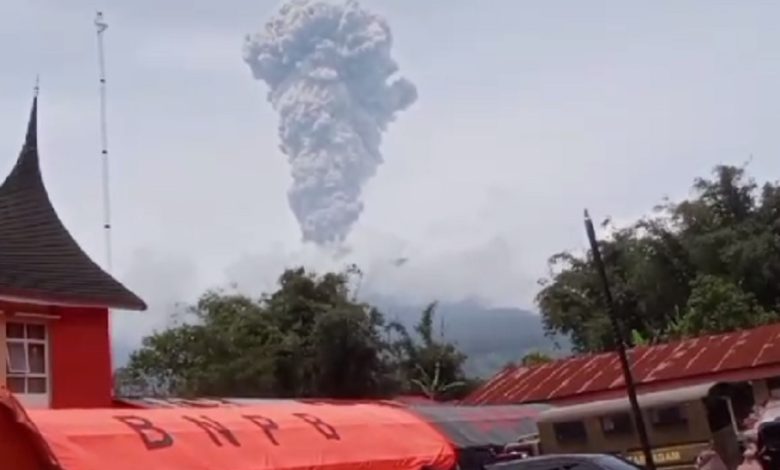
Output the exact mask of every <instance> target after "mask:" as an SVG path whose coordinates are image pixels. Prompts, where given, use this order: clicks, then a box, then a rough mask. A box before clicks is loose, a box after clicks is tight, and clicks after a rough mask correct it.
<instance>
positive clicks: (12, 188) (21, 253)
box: [0, 97, 146, 310]
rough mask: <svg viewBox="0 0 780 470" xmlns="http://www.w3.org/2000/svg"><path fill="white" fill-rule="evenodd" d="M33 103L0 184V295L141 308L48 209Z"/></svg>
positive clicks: (79, 303) (134, 308)
mask: <svg viewBox="0 0 780 470" xmlns="http://www.w3.org/2000/svg"><path fill="white" fill-rule="evenodd" d="M37 114H38V99H37V97H36V98H35V99H34V100H33V105H32V111H31V113H30V122H29V124H28V127H27V138H26V140H25V143H24V147H22V152H21V154H20V155H19V159H18V160H17V161H16V165H14V167H13V169H12V170H11V173H10V174H9V175H8V177H7V178H6V180H5V182H3V184H2V185H0V297H14V298H20V299H25V300H30V301H37V302H44V303H50V304H53V305H73V304H75V305H84V306H96V307H111V308H121V309H130V310H145V309H146V304H145V303H144V301H143V300H141V299H140V298H139V297H138V296H137V295H135V294H134V293H132V292H130V291H129V290H128V289H127V288H126V287H125V286H123V285H122V284H121V283H120V282H119V281H117V280H116V279H114V278H113V277H112V276H111V275H110V274H108V273H107V272H105V271H103V269H101V268H100V266H98V265H97V264H95V263H94V262H93V261H92V260H91V259H90V258H89V256H87V254H86V253H84V251H83V250H82V249H81V247H79V245H78V244H77V243H76V241H75V240H74V239H73V237H72V236H71V235H70V233H68V230H67V229H66V228H65V226H64V225H63V224H62V222H61V221H60V219H59V217H58V216H57V213H56V212H55V211H54V207H52V204H51V201H50V200H49V196H48V194H47V192H46V187H45V186H44V184H43V178H42V176H41V169H40V166H39V162H38V136H37Z"/></svg>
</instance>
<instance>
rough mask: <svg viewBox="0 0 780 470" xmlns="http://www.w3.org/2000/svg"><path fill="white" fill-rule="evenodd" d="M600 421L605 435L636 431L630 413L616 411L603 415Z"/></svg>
mask: <svg viewBox="0 0 780 470" xmlns="http://www.w3.org/2000/svg"><path fill="white" fill-rule="evenodd" d="M600 421H601V431H602V432H603V433H604V435H605V436H614V435H618V434H631V433H632V432H633V431H634V426H633V425H632V423H631V416H630V415H629V414H628V413H616V414H613V415H608V416H602V417H601V419H600Z"/></svg>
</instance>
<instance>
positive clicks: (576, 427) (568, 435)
mask: <svg viewBox="0 0 780 470" xmlns="http://www.w3.org/2000/svg"><path fill="white" fill-rule="evenodd" d="M553 431H554V432H555V439H557V440H558V442H560V443H566V442H585V441H587V440H588V433H587V431H586V430H585V424H584V423H583V422H582V421H567V422H563V423H553Z"/></svg>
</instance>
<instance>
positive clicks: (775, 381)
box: [766, 377, 780, 398]
mask: <svg viewBox="0 0 780 470" xmlns="http://www.w3.org/2000/svg"><path fill="white" fill-rule="evenodd" d="M766 386H767V388H768V389H769V396H770V397H771V398H780V377H772V378H770V379H767V381H766Z"/></svg>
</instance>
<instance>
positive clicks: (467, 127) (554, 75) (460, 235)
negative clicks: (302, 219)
mask: <svg viewBox="0 0 780 470" xmlns="http://www.w3.org/2000/svg"><path fill="white" fill-rule="evenodd" d="M361 4H362V5H364V6H365V7H367V8H370V9H372V10H374V11H377V12H378V13H381V14H383V15H384V16H385V17H386V18H387V20H388V22H389V23H390V26H391V28H392V30H393V33H394V36H395V47H394V56H395V58H396V59H397V61H398V62H399V65H400V67H401V72H402V74H403V75H404V76H406V77H408V78H410V79H411V80H412V81H413V82H415V84H416V85H417V87H418V90H419V95H420V96H419V100H418V102H417V103H416V104H415V105H414V106H413V107H412V108H410V109H409V110H408V111H406V112H403V113H401V114H400V116H399V118H398V120H397V122H396V123H394V124H393V125H391V127H390V129H389V130H388V132H387V133H386V135H385V141H384V145H383V153H384V156H385V164H384V165H383V166H381V167H380V168H379V171H378V174H377V176H376V177H375V178H374V179H373V180H371V181H370V182H369V183H368V186H367V187H366V188H365V192H364V195H365V205H366V209H365V211H364V213H363V216H362V218H361V220H360V221H359V222H358V224H357V225H356V227H355V229H354V231H353V233H352V237H351V239H350V246H351V247H352V249H353V251H352V255H351V257H350V260H354V261H357V262H359V263H360V264H361V265H362V266H363V268H364V269H365V270H366V272H367V275H366V285H367V287H366V288H367V289H371V290H373V291H376V292H378V293H383V294H389V295H395V296H401V297H403V298H406V299H409V300H413V301H417V300H420V301H422V300H432V299H434V298H438V299H441V300H457V299H458V298H462V297H474V296H475V297H480V298H483V299H485V300H486V301H488V302H491V303H495V304H501V305H517V306H526V307H527V306H531V305H532V297H533V294H534V292H535V290H536V284H535V281H536V279H537V278H539V277H540V276H543V275H544V274H545V269H546V268H545V260H546V258H547V257H548V256H549V255H550V254H552V253H553V252H555V251H558V250H561V249H566V248H575V249H576V248H579V247H581V246H583V233H582V226H581V213H582V208H583V207H584V206H588V207H589V208H590V209H591V212H592V213H594V214H595V215H598V216H606V215H610V216H612V217H613V218H614V219H615V220H617V221H630V220H632V219H633V218H636V217H638V216H641V215H642V214H644V213H646V212H647V211H648V210H649V209H650V208H651V207H652V206H653V205H654V204H656V203H657V202H659V201H660V200H661V198H662V197H663V196H670V197H673V198H679V197H683V196H685V195H686V194H687V191H688V188H689V186H690V183H691V181H692V179H693V178H694V177H696V176H700V175H705V174H707V173H708V172H709V170H710V169H711V168H712V167H713V166H714V165H716V164H718V163H732V164H741V163H743V162H745V161H747V160H748V159H749V158H751V156H752V160H751V163H750V167H749V168H750V171H751V173H752V174H753V175H755V176H756V177H757V178H759V179H761V180H776V179H778V177H780V158H778V156H779V155H780V148H779V147H780V142H779V141H778V139H777V138H776V135H777V132H776V131H775V126H777V123H779V122H780V93H779V92H778V83H780V46H779V44H780V31H778V30H777V28H776V27H775V24H774V23H776V19H777V18H778V17H780V4H778V3H774V2H762V1H743V2H716V1H679V0H668V1H654V2H641V3H640V2H625V1H591V2H564V1H536V2H531V1H517V0H491V1H489V2H474V1H462V0H447V1H434V0H429V1H420V0H394V1H378V0H374V1H368V0H366V1H363V2H361ZM278 5H279V4H278V3H277V2H268V1H262V0H253V1H248V0H223V1H221V2H213V1H205V0H188V1H185V0H155V1H151V0H137V1H134V2H120V1H102V2H98V1H87V0H70V1H68V2H62V1H56V0H25V1H22V0H9V1H6V2H2V4H0V30H2V31H3V38H4V41H1V42H0V55H2V57H3V58H4V63H5V64H6V65H5V66H4V67H5V69H4V71H3V73H2V74H1V75H0V99H2V102H3V103H4V106H3V109H2V112H0V156H2V157H0V171H6V170H7V169H9V168H10V166H11V165H12V163H13V160H14V159H15V157H16V155H17V153H18V151H19V147H20V145H21V140H22V137H23V130H24V126H25V122H24V121H25V118H26V115H27V110H28V107H29V103H30V94H31V89H32V86H33V82H34V77H35V75H36V73H39V74H40V75H41V86H42V95H41V109H40V120H41V122H40V128H41V142H42V160H43V163H42V164H43V171H44V177H45V180H46V183H47V186H48V188H49V191H50V193H51V196H52V199H53V200H54V203H55V206H56V207H57V209H58V211H59V212H60V215H61V217H62V218H63V220H64V222H65V223H66V225H67V226H68V227H69V228H70V229H71V231H72V232H73V234H74V235H75V236H76V238H77V239H78V240H79V241H80V242H81V244H82V245H83V246H84V248H85V249H86V250H87V251H88V252H89V253H91V254H92V255H93V256H94V257H95V259H96V260H98V261H102V254H103V246H102V236H101V229H100V227H101V220H100V217H101V206H100V204H101V198H100V179H99V176H100V166H99V160H98V116H97V110H98V101H97V97H98V95H97V77H96V61H95V54H96V50H95V36H94V29H93V26H92V20H93V17H94V12H95V10H96V9H98V8H99V9H102V10H103V11H104V12H105V15H106V18H107V20H108V23H109V25H110V26H109V30H108V32H107V33H106V41H107V43H106V48H107V54H108V56H107V61H108V72H109V100H110V102H109V115H110V123H109V124H110V129H109V132H110V149H111V155H112V177H113V178H112V193H113V213H114V227H115V231H114V240H115V252H114V258H115V263H114V264H115V273H116V275H117V276H118V277H120V278H121V279H122V280H124V281H126V282H127V283H128V284H129V286H130V287H133V288H135V289H136V290H138V291H139V292H140V293H141V294H142V295H144V296H145V297H146V298H147V299H148V300H149V301H150V303H151V304H152V307H153V309H152V311H151V312H149V313H148V314H144V315H143V316H142V318H141V316H132V317H125V316H124V315H123V316H122V318H121V319H120V320H119V324H120V327H121V329H122V332H123V333H122V334H125V335H129V334H130V333H127V332H128V331H133V332H136V333H133V334H141V332H144V331H148V329H149V328H152V327H154V326H159V325H160V324H162V323H161V322H163V321H164V318H165V312H167V309H168V306H170V304H172V303H173V302H176V301H182V300H188V299H192V298H193V297H194V296H196V295H197V294H198V293H199V292H201V291H202V290H203V289H205V288H207V287H210V286H219V285H226V284H228V283H237V284H238V285H239V287H240V288H242V289H244V290H247V291H250V292H258V291H262V290H265V289H268V288H270V286H271V285H272V283H273V280H274V278H275V277H276V275H278V273H279V272H280V270H281V269H282V268H283V267H284V266H285V265H289V264H294V263H297V262H305V263H309V264H312V265H314V266H321V267H329V266H333V265H334V262H333V261H332V260H329V259H328V256H326V255H324V254H322V253H318V252H317V250H314V249H311V248H302V247H301V246H300V242H299V232H298V227H297V224H296V222H295V219H294V218H293V217H292V215H291V213H290V211H289V209H288V207H287V200H286V195H285V192H286V189H287V187H288V185H289V182H290V177H289V169H288V166H287V163H286V161H285V158H284V156H283V155H282V154H281V152H280V151H279V149H278V143H279V142H278V138H277V136H276V126H277V117H276V115H275V113H274V112H273V110H272V109H271V108H270V106H269V105H268V104H267V103H266V101H265V92H266V89H265V85H264V84H262V83H260V82H258V81H255V80H253V79H252V76H251V74H250V71H249V68H248V67H247V66H246V64H245V63H244V62H243V61H242V60H241V46H242V43H243V37H244V35H245V34H247V33H253V32H256V31H257V30H259V29H261V28H262V26H263V24H264V23H265V21H266V20H267V19H268V18H269V17H270V16H271V15H272V14H273V13H274V12H275V10H276V9H277V7H278ZM398 256H408V257H409V258H410V262H409V263H407V264H406V265H404V267H403V269H398V268H395V267H393V266H392V265H391V263H390V262H389V260H392V259H394V258H395V257H398ZM340 262H341V261H339V262H338V263H340Z"/></svg>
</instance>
